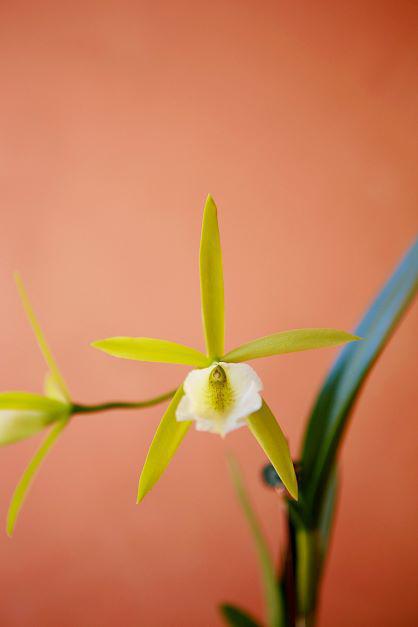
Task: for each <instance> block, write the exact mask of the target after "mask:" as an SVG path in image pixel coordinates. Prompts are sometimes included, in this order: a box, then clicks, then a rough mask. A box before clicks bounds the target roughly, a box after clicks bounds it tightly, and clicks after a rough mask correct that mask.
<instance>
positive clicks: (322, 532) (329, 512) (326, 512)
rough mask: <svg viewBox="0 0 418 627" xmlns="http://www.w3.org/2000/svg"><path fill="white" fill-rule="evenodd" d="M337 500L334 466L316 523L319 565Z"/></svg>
mask: <svg viewBox="0 0 418 627" xmlns="http://www.w3.org/2000/svg"><path fill="white" fill-rule="evenodd" d="M337 500H338V472H337V468H335V467H334V468H333V470H332V472H331V474H330V476H329V480H328V485H327V487H326V489H325V492H324V499H323V506H322V511H321V514H320V517H319V524H318V531H319V543H320V546H319V550H320V559H321V566H322V565H323V562H324V560H325V558H326V555H327V552H328V548H329V543H330V538H331V534H332V528H333V523H334V519H335V510H336V504H337Z"/></svg>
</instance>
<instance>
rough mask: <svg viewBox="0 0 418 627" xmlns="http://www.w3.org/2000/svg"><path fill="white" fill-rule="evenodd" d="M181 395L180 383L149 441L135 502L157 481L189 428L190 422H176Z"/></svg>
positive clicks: (182, 393) (140, 499) (139, 500)
mask: <svg viewBox="0 0 418 627" xmlns="http://www.w3.org/2000/svg"><path fill="white" fill-rule="evenodd" d="M183 395H184V392H183V386H182V385H181V386H180V387H179V388H178V390H177V392H176V393H175V395H174V397H173V399H172V401H171V403H170V405H169V406H168V407H167V410H166V412H165V414H164V416H163V417H162V419H161V422H160V424H159V426H158V429H157V431H156V433H155V436H154V439H153V441H152V442H151V446H150V448H149V451H148V455H147V458H146V460H145V464H144V467H143V469H142V472H141V476H140V478H139V486H138V498H137V503H140V502H141V501H142V499H143V498H144V496H145V495H146V494H148V492H149V491H150V490H151V489H152V488H153V486H154V485H155V484H156V483H157V481H158V479H159V478H160V477H161V475H162V474H163V472H164V471H165V469H166V468H167V466H168V464H169V463H170V461H171V458H172V457H173V455H174V453H175V452H176V451H177V449H178V447H179V446H180V444H181V442H182V440H183V438H184V436H185V435H186V433H187V432H188V430H189V429H190V426H191V424H192V423H191V422H187V421H185V422H178V421H177V420H176V409H177V406H178V404H179V403H180V401H181V398H182V396H183Z"/></svg>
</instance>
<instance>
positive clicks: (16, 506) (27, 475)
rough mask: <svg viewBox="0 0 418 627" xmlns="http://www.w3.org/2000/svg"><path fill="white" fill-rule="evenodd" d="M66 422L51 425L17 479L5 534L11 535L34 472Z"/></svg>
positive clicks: (61, 421) (66, 420) (65, 420)
mask: <svg viewBox="0 0 418 627" xmlns="http://www.w3.org/2000/svg"><path fill="white" fill-rule="evenodd" d="M67 423H68V418H67V419H64V420H60V421H59V422H57V424H55V425H54V426H53V427H52V429H51V431H50V432H49V433H48V435H47V436H46V438H45V439H44V441H43V442H42V444H41V446H40V447H39V449H38V450H37V452H36V453H35V455H34V457H33V458H32V460H31V462H30V464H29V466H28V467H27V468H26V470H25V472H24V473H23V476H22V478H21V480H20V481H19V484H18V486H17V488H16V490H15V491H14V494H13V497H12V500H11V502H10V506H9V511H8V514H7V534H8V535H9V536H12V535H13V531H14V528H15V525H16V520H17V517H18V515H19V512H20V510H21V508H22V505H23V502H24V500H25V498H26V495H27V493H28V490H29V488H30V486H31V484H32V481H33V479H34V477H35V474H36V472H37V471H38V469H39V466H40V465H41V463H42V461H43V460H44V458H45V456H46V455H47V453H48V451H49V450H50V449H51V447H52V446H53V444H54V443H55V441H56V440H57V438H58V436H59V435H60V433H61V431H62V430H63V429H64V427H65V426H66V425H67Z"/></svg>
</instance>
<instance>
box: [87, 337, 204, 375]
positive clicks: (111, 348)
mask: <svg viewBox="0 0 418 627" xmlns="http://www.w3.org/2000/svg"><path fill="white" fill-rule="evenodd" d="M92 346H93V348H97V349H99V350H101V351H103V352H104V353H107V354H108V355H112V356H113V357H120V358H122V359H133V360H135V361H149V362H159V363H163V364H184V365H187V366H195V367H196V368H204V367H205V366H209V364H210V359H208V357H206V355H204V354H203V353H201V352H200V351H198V350H196V349H195V348H190V347H189V346H183V344H177V343H176V342H169V341H168V340H158V339H155V338H151V337H109V338H107V339H105V340H97V342H93V343H92Z"/></svg>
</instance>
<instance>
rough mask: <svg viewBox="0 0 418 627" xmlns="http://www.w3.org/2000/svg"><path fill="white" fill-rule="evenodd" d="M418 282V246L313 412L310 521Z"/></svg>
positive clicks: (307, 496)
mask: <svg viewBox="0 0 418 627" xmlns="http://www.w3.org/2000/svg"><path fill="white" fill-rule="evenodd" d="M417 280H418V243H415V244H414V245H413V246H412V247H411V249H410V250H409V251H408V253H407V254H406V256H405V258H404V259H403V260H402V262H401V264H400V265H399V267H398V268H397V269H396V271H395V272H394V274H393V275H392V276H391V277H390V279H389V280H388V282H387V283H386V285H385V286H384V287H383V289H382V291H381V292H380V294H379V295H378V296H377V298H376V300H375V301H374V303H373V304H372V305H371V307H370V309H369V311H368V312H367V314H366V315H365V317H364V318H363V320H362V321H361V323H360V324H359V326H358V327H357V330H356V333H357V334H358V335H360V336H361V337H363V338H364V341H363V342H356V343H354V344H350V345H349V346H346V347H345V348H344V349H343V350H342V352H341V354H340V356H339V357H338V359H337V361H336V362H335V364H334V366H333V368H332V370H331V372H330V374H329V375H328V377H327V379H326V381H325V383H324V385H323V387H322V389H321V391H320V393H319V396H318V398H317V401H316V403H315V406H314V408H313V411H312V414H311V417H310V420H309V423H308V427H307V431H306V435H305V440H304V446H303V453H302V472H303V474H302V491H303V498H304V501H305V504H306V506H307V510H308V513H309V516H311V517H312V518H313V519H314V520H316V519H317V517H318V514H319V511H320V509H321V507H322V496H323V491H324V490H325V487H326V485H327V482H328V478H329V474H330V472H331V469H332V468H333V466H334V463H335V459H336V455H337V452H338V449H339V446H340V443H341V441H342V437H343V434H344V431H345V428H346V426H347V423H348V418H349V416H350V413H351V410H352V408H353V405H354V401H355V400H356V398H357V396H358V394H359V392H360V390H361V387H362V385H363V383H364V381H365V379H366V376H367V374H368V372H369V371H370V369H371V367H372V366H373V364H374V363H375V361H376V360H377V358H378V356H379V355H380V353H381V351H382V350H383V347H384V346H385V344H386V342H387V341H388V339H389V337H390V335H391V333H392V332H393V330H394V328H395V327H396V325H397V323H398V322H399V320H400V318H401V315H402V314H403V312H404V311H405V309H406V308H407V306H408V304H409V303H410V302H411V300H412V298H413V296H414V294H415V292H416V289H417Z"/></svg>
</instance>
